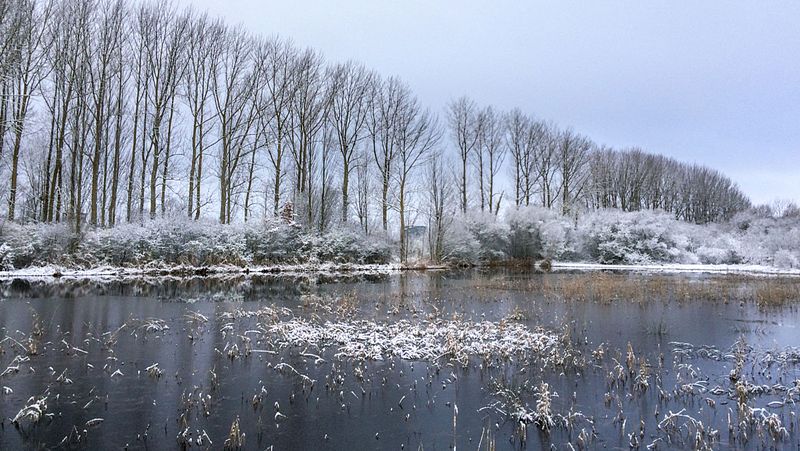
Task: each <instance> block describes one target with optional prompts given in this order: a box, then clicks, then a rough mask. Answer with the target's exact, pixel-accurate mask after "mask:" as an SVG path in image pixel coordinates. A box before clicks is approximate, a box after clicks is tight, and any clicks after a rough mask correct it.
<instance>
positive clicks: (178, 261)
mask: <svg viewBox="0 0 800 451" xmlns="http://www.w3.org/2000/svg"><path fill="white" fill-rule="evenodd" d="M391 249H392V248H391V246H390V245H389V243H388V242H387V241H386V240H382V239H374V238H369V239H367V238H366V237H365V236H364V235H363V234H361V233H360V232H359V231H357V230H341V231H332V232H328V233H326V234H325V235H322V236H319V235H317V234H314V233H309V232H307V231H305V230H303V229H302V227H300V226H298V225H296V224H286V223H284V222H281V221H278V220H265V221H261V222H250V223H247V224H232V225H220V224H218V223H216V222H212V221H191V220H188V219H177V218H172V219H169V220H167V219H159V220H154V221H148V222H145V223H144V224H124V225H120V226H117V227H114V228H111V229H96V230H90V231H87V232H86V233H85V234H84V235H83V236H82V237H76V236H75V235H74V234H72V233H71V232H70V231H69V229H68V228H67V227H65V226H57V225H41V224H32V225H15V224H11V225H6V226H4V227H2V229H0V265H2V266H1V267H2V269H3V270H10V269H15V268H16V269H18V268H26V267H30V266H42V265H47V264H57V265H65V266H75V267H84V268H88V267H94V266H102V265H111V266H122V267H141V266H174V265H189V266H212V265H237V266H246V265H253V264H255V265H269V264H281V263H309V262H311V263H313V262H335V263H386V262H388V261H389V260H390V259H391Z"/></svg>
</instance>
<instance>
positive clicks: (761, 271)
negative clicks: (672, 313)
mask: <svg viewBox="0 0 800 451" xmlns="http://www.w3.org/2000/svg"><path fill="white" fill-rule="evenodd" d="M552 267H553V269H554V270H568V269H573V270H581V271H599V270H614V271H616V270H620V271H646V272H662V273H663V272H667V273H707V274H742V275H780V276H797V277H800V269H784V268H776V267H773V266H764V265H704V264H680V263H663V264H641V265H604V264H601V263H572V262H553V263H552Z"/></svg>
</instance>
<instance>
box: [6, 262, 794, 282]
mask: <svg viewBox="0 0 800 451" xmlns="http://www.w3.org/2000/svg"><path fill="white" fill-rule="evenodd" d="M504 267H505V268H517V269H519V268H522V267H523V266H521V265H519V263H518V262H509V263H508V264H498V263H492V264H487V265H475V266H471V267H469V266H468V267H466V268H478V269H481V268H504ZM459 268H465V267H464V266H457V265H430V264H411V265H402V264H399V263H387V264H355V263H303V264H294V265H288V264H287V265H259V266H233V265H221V266H208V267H204V266H164V267H139V268H128V267H114V266H101V267H97V268H91V269H74V268H64V267H60V266H41V267H33V268H23V269H16V270H12V271H0V281H2V280H12V279H31V280H33V279H52V280H59V279H88V278H97V279H125V278H138V277H143V278H145V277H178V278H191V277H213V276H226V275H252V274H280V275H303V274H394V273H401V272H403V271H448V270H455V269H459ZM530 269H531V270H535V271H542V269H541V268H540V266H539V265H538V263H537V264H531V265H530ZM562 271H583V272H593V271H620V272H652V273H661V274H670V273H673V274H681V273H689V274H730V275H751V276H785V277H800V269H783V268H777V267H772V266H764V265H747V264H743V265H710V264H674V263H665V264H641V265H630V264H620V265H609V264H601V263H582V262H556V261H553V262H551V269H550V271H543V272H562Z"/></svg>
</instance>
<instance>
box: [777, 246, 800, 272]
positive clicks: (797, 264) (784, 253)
mask: <svg viewBox="0 0 800 451" xmlns="http://www.w3.org/2000/svg"><path fill="white" fill-rule="evenodd" d="M772 261H773V265H775V266H776V267H778V268H783V269H795V268H800V260H799V259H798V258H797V256H796V255H794V254H792V253H791V252H790V251H788V250H786V249H780V250H778V251H777V252H775V255H774V256H773V260H772Z"/></svg>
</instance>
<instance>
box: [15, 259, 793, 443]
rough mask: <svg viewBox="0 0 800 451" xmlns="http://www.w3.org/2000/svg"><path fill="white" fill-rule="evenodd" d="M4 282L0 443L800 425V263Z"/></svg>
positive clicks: (394, 438) (743, 430)
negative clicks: (792, 268)
mask: <svg viewBox="0 0 800 451" xmlns="http://www.w3.org/2000/svg"><path fill="white" fill-rule="evenodd" d="M0 290H1V291H2V299H0V340H2V341H0V373H2V375H0V390H2V391H0V418H2V419H3V420H2V423H1V424H0V426H1V427H0V449H20V448H53V447H61V448H67V449H72V448H76V449H124V448H128V449H189V448H194V449H221V448H223V447H224V446H229V447H231V448H235V447H237V446H238V447H241V448H243V449H269V448H271V447H272V448H273V449H356V448H360V449H414V450H416V449H425V450H437V449H438V450H443V449H455V448H465V449H525V448H528V449H541V448H550V447H551V446H555V448H556V449H571V448H574V449H597V448H608V449H629V448H631V447H633V448H641V449H646V448H647V447H648V446H649V447H650V448H651V449H670V448H704V447H707V448H714V449H719V448H725V449H727V448H731V449H750V448H760V447H775V448H781V447H793V448H796V447H797V446H798V444H800V438H799V437H800V435H799V434H798V428H800V423H799V422H798V421H799V419H798V418H797V412H798V410H800V409H799V408H798V407H797V406H796V405H795V402H798V401H800V347H799V346H800V334H798V326H800V310H798V308H797V306H798V305H800V304H799V303H798V302H797V301H800V297H798V293H800V279H781V278H774V277H771V278H757V277H741V276H726V275H702V274H674V275H669V274H659V275H655V274H647V273H634V272H627V273H608V272H603V273H600V272H588V273H585V272H562V273H558V272H556V273H547V274H542V273H534V272H529V271H520V270H511V269H470V270H448V271H422V272H411V271H408V272H396V273H389V274H379V273H349V274H338V275H335V274H334V275H331V274H326V275H322V274H317V275H313V274H311V275H297V274H295V275H286V276H284V275H277V274H251V275H229V276H224V277H222V276H220V277H205V278H203V277H196V278H169V277H162V278H140V279H135V278H132V279H115V278H107V279H79V278H78V279H64V278H62V279H57V280H53V279H50V280H19V279H18V280H5V281H2V282H0ZM13 420H16V421H13Z"/></svg>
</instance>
